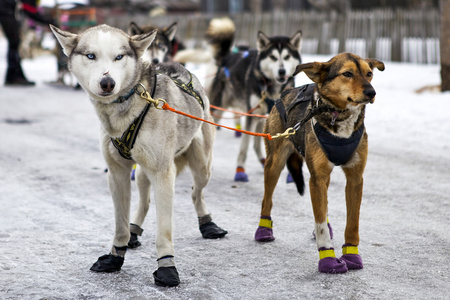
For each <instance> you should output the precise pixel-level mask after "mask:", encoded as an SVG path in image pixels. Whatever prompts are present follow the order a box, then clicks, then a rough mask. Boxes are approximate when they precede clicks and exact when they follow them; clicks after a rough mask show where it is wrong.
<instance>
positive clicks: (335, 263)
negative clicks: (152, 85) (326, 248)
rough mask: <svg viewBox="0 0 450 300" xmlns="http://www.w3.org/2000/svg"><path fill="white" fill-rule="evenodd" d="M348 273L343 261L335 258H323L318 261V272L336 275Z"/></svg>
mask: <svg viewBox="0 0 450 300" xmlns="http://www.w3.org/2000/svg"><path fill="white" fill-rule="evenodd" d="M347 271H348V268H347V265H346V263H345V261H343V260H340V259H337V258H336V257H325V258H322V259H321V260H319V272H321V273H329V274H338V273H346V272H347Z"/></svg>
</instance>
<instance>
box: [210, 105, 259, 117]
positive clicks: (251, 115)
mask: <svg viewBox="0 0 450 300" xmlns="http://www.w3.org/2000/svg"><path fill="white" fill-rule="evenodd" d="M209 106H210V107H211V108H214V109H217V110H221V111H228V112H231V113H233V114H236V115H241V116H250V117H258V118H266V119H267V116H264V115H257V114H252V112H253V111H254V110H255V109H257V108H258V107H259V105H257V106H255V107H254V108H252V109H250V110H249V111H248V112H247V113H243V112H239V111H234V110H229V109H225V108H222V107H219V106H215V105H212V104H210V105H209Z"/></svg>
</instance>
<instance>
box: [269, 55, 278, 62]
mask: <svg viewBox="0 0 450 300" xmlns="http://www.w3.org/2000/svg"><path fill="white" fill-rule="evenodd" d="M269 57H270V59H271V60H273V61H277V58H276V57H275V55H270V56H269Z"/></svg>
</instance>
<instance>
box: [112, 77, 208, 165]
mask: <svg viewBox="0 0 450 300" xmlns="http://www.w3.org/2000/svg"><path fill="white" fill-rule="evenodd" d="M189 74H190V76H191V78H190V81H189V82H188V83H187V84H185V83H183V82H182V81H180V80H177V79H175V78H171V79H172V80H173V81H174V82H175V84H176V85H177V86H178V87H179V88H180V89H182V90H183V91H184V92H186V93H188V94H189V95H190V96H192V97H194V98H195V99H196V100H197V101H198V103H199V104H200V105H201V107H202V108H203V109H205V106H204V103H203V100H202V97H200V95H199V94H198V92H197V91H196V90H195V89H194V83H193V82H192V73H189ZM156 80H157V74H155V84H154V85H153V89H152V92H151V97H152V98H153V97H154V95H155V90H156ZM133 93H137V87H134V88H133V89H132V90H131V92H130V93H129V94H128V95H126V96H120V97H119V99H117V100H116V101H114V102H113V103H122V102H124V101H126V100H128V98H130V97H131V95H132V94H133ZM150 106H151V103H150V102H148V103H147V105H146V106H145V107H144V109H143V110H142V112H141V113H140V114H139V116H138V117H137V118H136V119H134V121H133V122H132V123H131V124H130V126H129V127H128V129H127V130H125V132H124V133H123V134H122V136H121V137H120V138H111V142H112V144H113V145H114V147H116V149H117V150H118V151H119V154H120V156H122V157H123V158H125V159H128V160H132V159H133V158H132V157H131V149H133V146H134V143H135V142H136V138H137V135H138V133H139V129H140V128H141V125H142V122H143V121H144V118H145V116H146V115H147V112H148V111H149V109H150Z"/></svg>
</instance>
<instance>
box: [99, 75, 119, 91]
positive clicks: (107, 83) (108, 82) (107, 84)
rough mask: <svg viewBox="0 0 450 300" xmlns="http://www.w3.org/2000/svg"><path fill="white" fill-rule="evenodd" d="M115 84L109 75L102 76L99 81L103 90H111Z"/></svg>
mask: <svg viewBox="0 0 450 300" xmlns="http://www.w3.org/2000/svg"><path fill="white" fill-rule="evenodd" d="M115 86H116V82H115V81H114V79H112V78H111V77H108V76H106V77H103V78H102V80H101V81H100V87H101V88H102V90H103V91H105V92H111V91H112V90H113V89H114V87H115Z"/></svg>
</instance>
